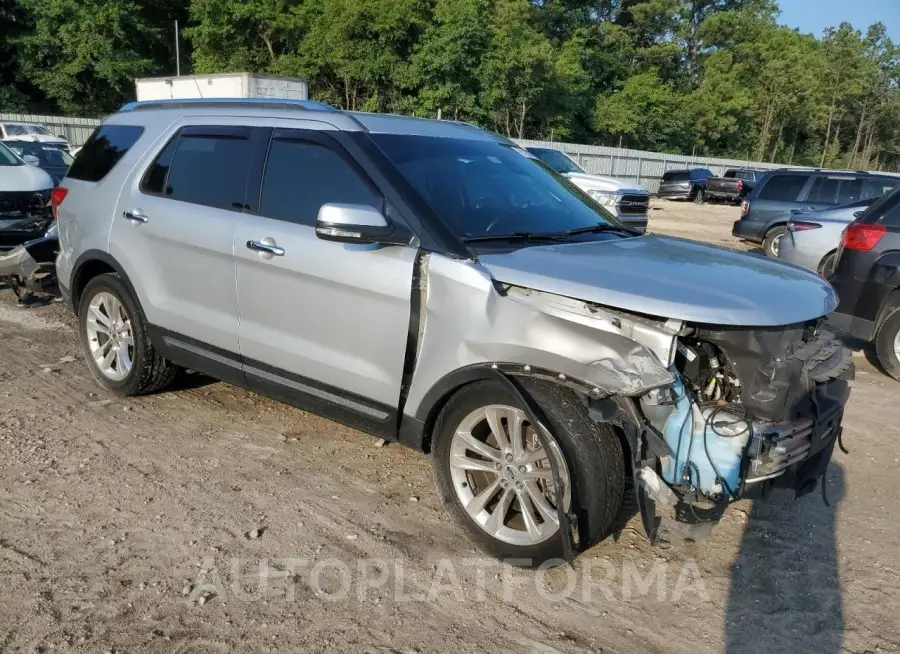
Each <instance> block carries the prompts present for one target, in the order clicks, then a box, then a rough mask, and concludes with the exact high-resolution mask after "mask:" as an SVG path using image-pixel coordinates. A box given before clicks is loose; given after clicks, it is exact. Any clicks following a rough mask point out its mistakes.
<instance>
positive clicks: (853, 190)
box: [731, 168, 900, 257]
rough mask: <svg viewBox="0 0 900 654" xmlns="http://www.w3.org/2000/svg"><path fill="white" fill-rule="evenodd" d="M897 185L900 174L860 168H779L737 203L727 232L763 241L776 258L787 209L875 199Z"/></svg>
mask: <svg viewBox="0 0 900 654" xmlns="http://www.w3.org/2000/svg"><path fill="white" fill-rule="evenodd" d="M898 184H900V177H893V176H890V175H873V174H872V173H867V172H864V171H850V170H847V171H841V170H825V169H821V168H815V169H807V168H796V169H793V168H790V169H787V168H780V169H778V170H773V171H770V172H769V173H767V174H765V175H764V176H763V178H762V179H761V180H760V181H759V183H758V184H757V185H756V187H754V189H753V191H752V192H751V193H750V195H748V196H747V198H746V199H745V200H744V202H743V204H742V205H741V217H740V218H739V219H738V220H737V221H735V223H734V227H733V228H732V230H731V233H732V234H733V235H734V236H737V237H738V238H742V239H744V240H747V241H753V242H755V243H763V247H764V248H765V250H766V254H768V255H770V256H773V257H777V256H778V244H779V242H780V241H781V238H782V237H783V236H784V234H785V232H786V231H787V222H788V219H789V218H790V215H791V211H792V210H794V209H798V210H800V211H817V210H819V209H827V208H828V207H834V206H837V205H841V204H850V203H851V202H856V201H857V200H863V199H865V198H877V197H878V196H880V195H883V194H884V193H886V192H887V191H889V190H891V189H892V188H894V187H895V186H897V185H898Z"/></svg>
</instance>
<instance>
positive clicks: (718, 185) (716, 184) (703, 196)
mask: <svg viewBox="0 0 900 654" xmlns="http://www.w3.org/2000/svg"><path fill="white" fill-rule="evenodd" d="M765 174H766V171H765V170H757V169H755V168H732V169H730V170H726V171H725V174H724V175H722V176H721V177H710V178H709V179H707V180H706V183H705V184H704V185H703V187H702V188H701V189H699V191H698V193H699V194H700V197H699V200H700V201H703V200H724V201H726V202H735V203H738V204H740V202H741V200H743V199H744V198H745V197H746V196H747V195H748V194H749V193H750V191H752V190H753V187H754V186H756V183H757V182H758V181H759V180H761V179H762V177H763V175H765Z"/></svg>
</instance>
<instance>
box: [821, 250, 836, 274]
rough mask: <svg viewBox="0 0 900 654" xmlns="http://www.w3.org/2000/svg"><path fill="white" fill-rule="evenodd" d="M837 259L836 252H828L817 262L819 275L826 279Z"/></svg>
mask: <svg viewBox="0 0 900 654" xmlns="http://www.w3.org/2000/svg"><path fill="white" fill-rule="evenodd" d="M836 260H837V252H829V253H828V254H826V255H825V256H824V257H822V260H821V261H820V262H819V276H820V277H824V278H825V279H828V277H829V276H830V275H831V272H832V271H833V270H834V264H835V261H836Z"/></svg>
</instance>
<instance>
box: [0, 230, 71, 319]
mask: <svg viewBox="0 0 900 654" xmlns="http://www.w3.org/2000/svg"><path fill="white" fill-rule="evenodd" d="M58 251H59V238H58V237H57V235H56V234H55V232H54V231H51V232H48V233H47V234H45V235H44V236H43V237H41V238H38V239H34V240H32V241H29V242H27V243H25V244H24V245H20V246H18V247H16V248H13V249H12V250H10V251H9V252H7V253H5V254H2V255H0V283H3V284H5V285H7V286H9V287H10V288H12V290H13V292H14V293H15V294H16V296H17V297H18V298H19V300H20V301H21V302H26V301H28V300H29V299H30V297H31V296H32V295H33V294H35V293H39V294H56V293H57V290H56V289H57V283H56V254H57V252H58Z"/></svg>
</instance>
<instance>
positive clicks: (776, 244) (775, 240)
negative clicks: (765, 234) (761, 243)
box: [769, 234, 784, 259]
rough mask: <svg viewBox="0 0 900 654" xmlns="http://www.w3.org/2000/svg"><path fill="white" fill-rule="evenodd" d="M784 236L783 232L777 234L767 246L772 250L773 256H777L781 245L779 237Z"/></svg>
mask: <svg viewBox="0 0 900 654" xmlns="http://www.w3.org/2000/svg"><path fill="white" fill-rule="evenodd" d="M783 238H784V234H779V235H778V236H776V237H775V238H773V239H772V244H771V245H770V246H769V249H770V250H771V251H772V254H774V255H775V258H776V259H777V258H778V250H779V248H780V247H781V239H783Z"/></svg>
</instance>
